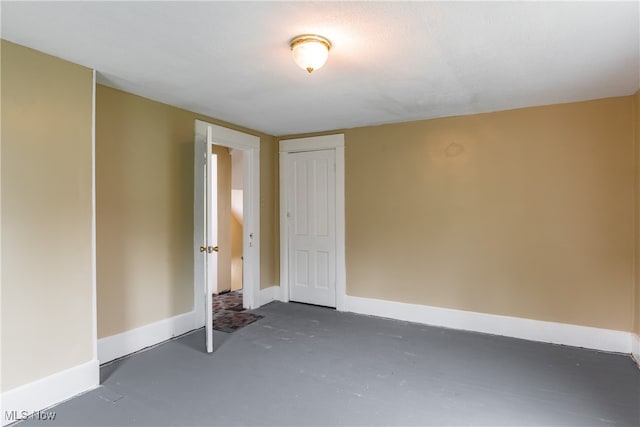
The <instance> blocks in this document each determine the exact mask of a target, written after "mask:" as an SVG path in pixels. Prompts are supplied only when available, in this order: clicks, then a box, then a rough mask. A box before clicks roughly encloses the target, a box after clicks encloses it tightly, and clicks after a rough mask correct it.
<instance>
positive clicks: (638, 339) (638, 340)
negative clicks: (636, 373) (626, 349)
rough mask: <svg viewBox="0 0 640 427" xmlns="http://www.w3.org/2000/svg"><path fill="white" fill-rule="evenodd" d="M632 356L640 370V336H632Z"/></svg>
mask: <svg viewBox="0 0 640 427" xmlns="http://www.w3.org/2000/svg"><path fill="white" fill-rule="evenodd" d="M631 354H632V355H633V358H634V359H635V360H636V364H637V365H638V368H640V335H638V334H631Z"/></svg>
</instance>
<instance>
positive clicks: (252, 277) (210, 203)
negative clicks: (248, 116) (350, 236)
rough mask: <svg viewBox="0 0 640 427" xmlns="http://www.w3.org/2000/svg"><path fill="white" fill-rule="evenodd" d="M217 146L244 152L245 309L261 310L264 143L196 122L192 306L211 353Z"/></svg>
mask: <svg viewBox="0 0 640 427" xmlns="http://www.w3.org/2000/svg"><path fill="white" fill-rule="evenodd" d="M214 144H215V145H217V146H222V147H229V148H235V149H239V150H242V151H243V157H244V177H243V182H244V197H243V210H244V212H243V215H244V221H243V231H242V242H243V258H244V262H243V299H244V301H243V303H244V304H243V305H244V307H245V308H256V307H259V306H260V138H258V137H257V136H253V135H249V134H246V133H243V132H238V131H235V130H232V129H227V128H224V127H221V126H217V125H214V124H211V123H206V122H203V121H201V120H196V121H195V147H194V193H193V195H194V210H193V239H194V270H193V272H194V288H193V297H194V305H193V306H194V310H195V312H196V323H195V327H196V328H200V327H202V326H205V330H206V344H207V351H208V352H212V351H213V307H212V295H213V292H214V290H217V289H218V283H217V282H218V253H217V252H216V249H217V245H218V240H217V239H218V211H217V208H218V206H217V201H218V182H217V181H218V180H217V178H218V170H217V169H218V167H217V166H218V158H217V156H216V155H214V154H213V149H212V146H213V145H214ZM222 249H223V250H225V248H222Z"/></svg>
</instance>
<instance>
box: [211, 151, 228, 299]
mask: <svg viewBox="0 0 640 427" xmlns="http://www.w3.org/2000/svg"><path fill="white" fill-rule="evenodd" d="M212 148H213V153H214V154H217V155H218V248H219V251H218V290H217V292H218V293H220V292H224V291H229V290H231V155H230V154H229V148H227V147H221V146H218V145H214V146H213V147H212Z"/></svg>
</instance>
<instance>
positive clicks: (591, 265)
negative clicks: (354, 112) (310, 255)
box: [345, 97, 634, 331]
mask: <svg viewBox="0 0 640 427" xmlns="http://www.w3.org/2000/svg"><path fill="white" fill-rule="evenodd" d="M632 103H633V98H632V97H621V98H611V99H603V100H597V101H590V102H581V103H574V104H564V105H554V106H546V107H537V108H527V109H520V110H512V111H504V112H498V113H492V114H480V115H472V116H463V117H451V118H444V119H436V120H426V121H418V122H410V123H403V124H394V125H386V126H375V127H364V128H357V129H350V130H347V131H345V141H346V142H345V156H346V165H345V174H346V269H347V293H348V294H349V295H354V296H360V297H369V298H379V299H386V300H392V301H401V302H408V303H415V304H425V305H432V306H438V307H449V308H455V309H461V310H470V311H476V312H484V313H493V314H501V315H508V316H516V317H523V318H531V319H539V320H547V321H555V322H563V323H570V324H577V325H587V326H595V327H602V328H610V329H616V330H626V331H629V330H631V328H632V324H633V303H632V302H631V301H632V296H633V288H634V277H633V274H634V273H633V267H634V236H633V226H634V225H633V224H634V217H633V212H634V157H633V136H632V131H631V126H630V123H632Z"/></svg>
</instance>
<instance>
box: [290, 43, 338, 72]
mask: <svg viewBox="0 0 640 427" xmlns="http://www.w3.org/2000/svg"><path fill="white" fill-rule="evenodd" d="M329 49H331V42H330V41H329V40H327V39H326V38H324V37H322V36H318V35H316V34H303V35H301V36H298V37H294V38H293V39H292V40H291V51H292V52H293V60H294V61H295V62H296V64H298V66H299V67H300V68H302V69H303V70H307V71H308V72H309V73H312V72H314V71H315V70H317V69H318V68H320V67H322V66H323V65H324V63H325V62H327V58H328V57H329Z"/></svg>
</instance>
